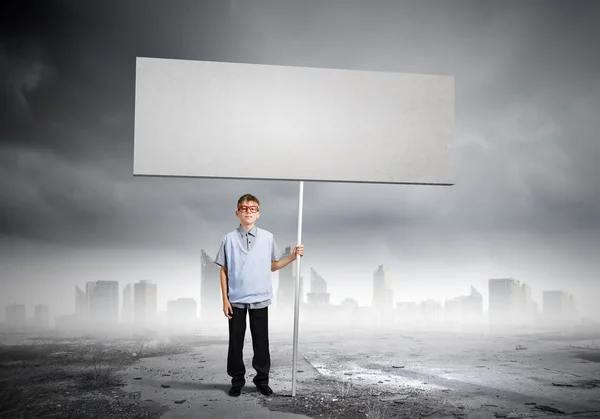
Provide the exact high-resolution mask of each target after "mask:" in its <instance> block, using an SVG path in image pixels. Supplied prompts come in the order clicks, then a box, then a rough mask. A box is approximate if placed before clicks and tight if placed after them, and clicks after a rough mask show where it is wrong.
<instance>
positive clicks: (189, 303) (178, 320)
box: [167, 298, 198, 325]
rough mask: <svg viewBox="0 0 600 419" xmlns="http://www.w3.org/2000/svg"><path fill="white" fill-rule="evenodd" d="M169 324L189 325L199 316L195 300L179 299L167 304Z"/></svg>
mask: <svg viewBox="0 0 600 419" xmlns="http://www.w3.org/2000/svg"><path fill="white" fill-rule="evenodd" d="M167 316H168V319H169V324H172V325H178V324H189V323H191V322H194V321H195V320H196V318H197V316H198V307H197V304H196V300H194V299H193V298H178V299H177V300H172V301H169V302H168V303H167Z"/></svg>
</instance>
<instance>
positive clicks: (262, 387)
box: [256, 384, 273, 396]
mask: <svg viewBox="0 0 600 419" xmlns="http://www.w3.org/2000/svg"><path fill="white" fill-rule="evenodd" d="M256 388H257V389H258V391H260V392H261V394H262V395H263V396H270V395H271V394H273V390H271V387H269V385H268V384H257V385H256Z"/></svg>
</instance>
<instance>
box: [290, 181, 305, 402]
mask: <svg viewBox="0 0 600 419" xmlns="http://www.w3.org/2000/svg"><path fill="white" fill-rule="evenodd" d="M303 200H304V182H303V181H300V190H299V193H298V244H299V245H300V244H302V201H303ZM300 259H301V257H296V281H295V284H294V297H295V301H294V355H293V358H292V397H294V396H296V370H297V367H296V364H297V363H298V318H299V312H300V272H301V271H300V262H301V261H300Z"/></svg>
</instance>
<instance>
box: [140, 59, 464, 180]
mask: <svg viewBox="0 0 600 419" xmlns="http://www.w3.org/2000/svg"><path fill="white" fill-rule="evenodd" d="M453 134H454V78H453V77H451V76H439V75H417V74H397V73H384V72H370V71H355V70H336V69H325V68H308V67H289V66H275V65H256V64H239V63H225V62H210V61H188V60H174V59H158V58H138V59H137V69H136V92H135V138H134V168H133V173H134V175H147V176H180V177H202V178H229V179H233V178H239V179H272V180H294V181H327V182H361V183H362V182H369V183H371V182H373V183H404V184H427V185H452V184H454V173H453V161H452V158H451V157H452V150H451V138H452V136H453Z"/></svg>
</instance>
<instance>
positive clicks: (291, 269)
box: [276, 246, 304, 313]
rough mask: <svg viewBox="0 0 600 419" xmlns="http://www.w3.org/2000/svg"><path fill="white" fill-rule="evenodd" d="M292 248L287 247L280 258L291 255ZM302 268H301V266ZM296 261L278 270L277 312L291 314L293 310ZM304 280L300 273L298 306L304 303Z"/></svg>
mask: <svg viewBox="0 0 600 419" xmlns="http://www.w3.org/2000/svg"><path fill="white" fill-rule="evenodd" d="M293 248H294V246H288V247H286V248H285V250H284V251H283V253H282V256H281V257H282V258H285V257H287V256H289V255H291V254H292V249H293ZM301 268H302V266H301ZM296 270H297V268H296V261H293V262H292V263H290V264H289V265H287V266H286V267H285V268H283V269H280V270H279V286H278V287H277V295H276V301H277V311H280V310H281V311H283V312H289V313H291V312H293V310H294V288H295V283H296ZM303 283H304V278H303V277H302V273H300V287H299V290H300V304H302V303H303V302H304V298H303V295H304V284H303Z"/></svg>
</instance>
